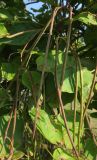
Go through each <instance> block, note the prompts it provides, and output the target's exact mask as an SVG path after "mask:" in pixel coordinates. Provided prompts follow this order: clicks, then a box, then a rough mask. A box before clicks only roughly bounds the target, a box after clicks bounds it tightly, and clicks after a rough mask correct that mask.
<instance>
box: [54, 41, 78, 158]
mask: <svg viewBox="0 0 97 160" xmlns="http://www.w3.org/2000/svg"><path fill="white" fill-rule="evenodd" d="M57 62H58V39H57V42H56V59H55V83H56V89H57V95H58V100H59V105H60V113H61V115H62V116H63V120H64V125H65V127H66V131H67V134H68V137H69V140H70V142H71V145H72V147H73V150H74V152H75V155H76V157H77V158H78V159H79V154H78V152H77V150H76V148H75V145H74V143H73V140H72V138H71V135H70V131H69V128H68V124H67V119H66V115H65V111H64V106H63V102H62V98H61V89H60V87H59V84H58V77H57Z"/></svg>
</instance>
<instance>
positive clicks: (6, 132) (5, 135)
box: [4, 108, 13, 142]
mask: <svg viewBox="0 0 97 160" xmlns="http://www.w3.org/2000/svg"><path fill="white" fill-rule="evenodd" d="M12 114H13V108H12V110H11V113H10V119H9V121H8V124H7V127H6V130H5V134H4V142H5V140H6V138H7V134H8V130H9V127H10V123H11V120H12Z"/></svg>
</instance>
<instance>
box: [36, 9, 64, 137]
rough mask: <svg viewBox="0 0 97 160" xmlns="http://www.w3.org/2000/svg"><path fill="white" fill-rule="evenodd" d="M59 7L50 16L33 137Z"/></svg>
mask: <svg viewBox="0 0 97 160" xmlns="http://www.w3.org/2000/svg"><path fill="white" fill-rule="evenodd" d="M60 8H61V7H56V8H55V10H54V12H53V15H52V18H51V26H50V31H49V35H48V41H47V46H46V53H45V60H44V66H43V70H42V75H41V80H40V86H39V92H38V99H37V104H36V116H35V121H34V129H33V138H34V137H35V132H36V121H37V117H38V114H39V101H40V95H41V92H42V85H43V81H44V73H45V68H46V65H47V58H48V53H49V46H50V41H51V36H52V31H53V26H54V20H55V16H56V14H57V12H58V10H59V9H60Z"/></svg>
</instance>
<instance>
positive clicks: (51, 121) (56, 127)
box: [29, 108, 82, 149]
mask: <svg viewBox="0 0 97 160" xmlns="http://www.w3.org/2000/svg"><path fill="white" fill-rule="evenodd" d="M29 114H30V116H31V119H32V121H34V120H35V114H36V110H35V108H32V109H31V110H30V111H29ZM66 117H67V124H68V127H69V129H70V134H71V135H72V136H73V117H74V113H73V112H71V111H70V110H69V111H66ZM78 120H79V114H77V121H76V125H75V126H76V127H75V128H76V129H75V133H76V136H75V139H76V141H75V144H76V145H77V136H78V126H79V121H78ZM36 126H37V129H38V130H39V132H40V133H41V134H42V135H43V136H44V138H46V139H47V140H48V141H49V142H50V143H52V144H62V145H64V144H65V146H66V148H68V149H72V145H71V143H70V140H69V137H68V134H67V131H66V128H65V126H64V121H63V118H62V117H61V116H60V115H58V116H57V117H56V118H53V117H51V116H50V115H49V114H47V113H46V112H45V111H44V110H39V115H38V118H37V121H36ZM81 147H82V146H81Z"/></svg>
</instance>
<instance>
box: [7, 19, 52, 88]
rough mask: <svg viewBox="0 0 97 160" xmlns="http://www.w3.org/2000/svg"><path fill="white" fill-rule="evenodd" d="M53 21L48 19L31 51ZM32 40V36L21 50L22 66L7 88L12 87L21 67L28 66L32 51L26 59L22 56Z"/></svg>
mask: <svg viewBox="0 0 97 160" xmlns="http://www.w3.org/2000/svg"><path fill="white" fill-rule="evenodd" d="M50 23H51V19H50V20H49V21H48V23H47V25H46V26H45V27H44V29H43V30H42V32H41V33H40V34H39V36H38V37H37V39H36V40H35V42H34V44H33V45H32V47H31V48H30V51H32V50H34V48H35V47H36V45H37V43H38V42H39V40H40V39H41V37H42V36H43V34H44V33H45V31H46V30H47V28H48V26H49V25H50ZM31 40H32V38H31V39H30V40H29V41H28V42H27V43H26V44H25V46H24V48H23V50H22V51H21V53H20V55H21V62H22V63H21V66H20V68H19V70H18V71H17V73H16V75H15V77H14V78H13V80H12V81H11V83H10V84H9V86H8V87H7V90H9V89H10V87H11V86H12V84H13V82H14V80H15V79H16V77H17V74H18V73H19V72H20V71H21V69H22V68H23V67H24V66H25V65H26V67H27V66H28V63H29V61H30V58H31V54H30V51H29V53H28V54H27V55H26V57H25V59H24V60H23V59H22V56H23V54H24V52H25V50H26V48H27V47H28V45H29V43H30V41H31Z"/></svg>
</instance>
